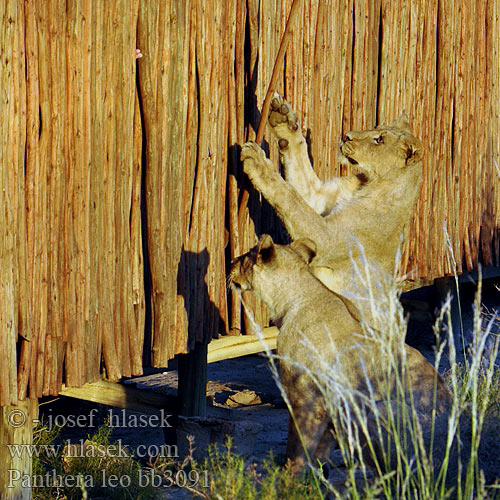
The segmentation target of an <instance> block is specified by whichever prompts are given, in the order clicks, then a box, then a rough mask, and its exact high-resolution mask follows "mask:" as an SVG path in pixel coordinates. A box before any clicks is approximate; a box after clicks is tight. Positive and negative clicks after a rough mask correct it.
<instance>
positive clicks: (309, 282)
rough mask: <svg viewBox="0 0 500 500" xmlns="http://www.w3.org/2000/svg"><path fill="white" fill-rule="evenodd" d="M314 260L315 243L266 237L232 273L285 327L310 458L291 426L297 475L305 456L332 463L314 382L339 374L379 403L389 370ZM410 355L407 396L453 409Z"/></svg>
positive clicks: (289, 384) (287, 365)
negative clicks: (283, 241) (319, 276)
mask: <svg viewBox="0 0 500 500" xmlns="http://www.w3.org/2000/svg"><path fill="white" fill-rule="evenodd" d="M315 256H316V245H315V244H314V242H313V241H311V240H310V239H300V240H296V241H294V242H293V243H292V244H290V245H277V244H274V243H273V240H272V239H271V237H270V236H268V235H264V236H263V237H262V238H261V239H260V241H259V243H258V245H257V246H256V247H254V248H253V249H252V250H250V251H249V252H248V253H246V254H244V255H242V256H241V257H239V258H237V259H235V261H233V263H232V266H231V271H230V274H229V282H230V283H231V285H232V286H233V287H235V288H236V289H239V290H251V291H253V293H254V294H255V295H257V296H258V297H259V298H260V299H262V300H263V301H264V302H265V304H266V305H267V307H268V308H269V311H270V314H271V316H272V319H273V320H274V322H275V323H276V324H277V325H278V326H279V330H280V333H279V335H278V340H277V351H278V355H279V357H280V376H281V382H282V384H283V387H284V389H285V391H286V394H287V396H288V398H289V400H290V403H291V407H292V408H293V413H294V418H295V423H296V426H297V428H298V429H300V433H301V435H302V440H303V444H304V446H305V451H307V455H306V453H305V451H304V448H303V447H302V445H301V441H300V439H299V434H298V431H297V428H296V427H295V425H294V424H293V423H292V420H290V425H289V437H288V447H287V458H288V459H289V460H290V461H291V463H292V467H293V469H294V470H295V471H299V470H300V469H301V468H302V467H303V465H304V463H305V461H306V456H309V457H311V459H313V457H316V458H319V459H322V460H325V459H327V458H328V456H329V451H330V446H331V444H333V439H332V438H331V436H330V432H329V430H328V427H329V424H330V423H331V415H330V413H329V412H328V410H327V408H328V402H327V401H325V397H324V394H325V392H324V391H322V390H320V387H319V386H318V384H317V382H315V379H316V377H318V378H319V379H321V378H322V377H323V379H324V377H328V378H329V380H332V371H334V370H335V371H336V372H339V374H340V375H342V377H340V379H341V380H343V383H344V384H345V386H346V389H347V387H349V388H351V389H354V390H356V391H359V393H360V394H365V395H368V394H369V393H372V394H373V395H374V397H375V398H376V399H377V400H379V399H381V398H382V397H381V394H380V393H379V391H382V389H381V388H380V387H381V386H380V384H381V383H382V382H381V381H382V379H383V378H384V368H385V369H386V370H387V368H386V367H387V361H384V355H383V353H382V350H381V348H380V343H377V342H375V341H374V339H373V338H368V337H361V336H360V334H361V331H362V328H361V325H360V321H359V316H358V313H357V310H356V308H355V307H354V305H353V304H352V303H350V302H349V301H348V300H347V299H345V298H344V297H342V296H340V295H338V294H336V293H334V292H331V291H330V290H329V289H327V288H326V287H325V286H324V285H323V283H321V282H320V281H319V280H318V279H317V278H316V277H315V276H314V275H313V274H312V273H311V271H310V269H309V266H308V264H309V262H310V261H311V260H313V259H314V258H315ZM404 350H405V355H406V360H407V367H408V371H409V377H408V384H409V386H408V387H407V388H406V389H405V390H407V391H408V392H407V394H409V390H410V386H411V390H412V393H413V401H414V404H415V408H416V409H417V411H419V412H422V414H426V415H430V414H431V410H432V408H433V396H434V388H435V387H436V391H437V392H436V400H437V402H438V405H437V406H438V407H437V411H438V413H439V412H443V410H444V409H446V408H448V406H449V403H450V393H449V390H448V388H447V386H446V384H445V382H444V381H443V380H442V378H441V377H440V376H439V374H438V373H437V372H436V370H435V369H434V367H433V366H432V365H431V364H430V363H428V362H427V360H426V359H425V358H424V357H423V356H422V355H421V354H420V353H419V352H418V351H417V350H415V349H413V348H411V347H409V346H407V345H405V346H404ZM387 371H388V370H387ZM316 380H317V379H316ZM391 384H392V383H391Z"/></svg>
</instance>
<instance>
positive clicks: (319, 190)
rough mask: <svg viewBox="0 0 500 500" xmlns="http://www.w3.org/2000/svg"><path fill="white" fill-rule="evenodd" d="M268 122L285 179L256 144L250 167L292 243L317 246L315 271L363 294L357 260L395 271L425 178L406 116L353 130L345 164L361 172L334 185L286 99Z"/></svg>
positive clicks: (245, 156)
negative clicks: (323, 176) (319, 171)
mask: <svg viewBox="0 0 500 500" xmlns="http://www.w3.org/2000/svg"><path fill="white" fill-rule="evenodd" d="M269 124H270V126H271V129H272V131H273V133H274V135H275V136H276V138H277V140H278V145H279V147H280V156H281V160H282V163H283V166H284V176H285V178H283V177H281V175H280V174H279V173H278V171H277V169H276V167H275V166H274V165H272V163H271V162H270V161H269V160H268V159H267V158H266V156H265V154H264V151H263V150H262V149H261V148H260V146H258V145H257V144H256V143H253V142H249V143H246V144H244V145H243V147H242V151H241V159H242V161H243V169H244V171H245V172H246V174H247V175H248V177H249V178H250V180H251V181H252V183H253V185H254V186H255V187H256V189H257V190H259V191H260V192H261V193H262V194H263V196H264V197H265V198H266V200H267V201H268V202H269V203H270V204H271V206H273V207H274V209H275V210H276V212H277V214H278V216H279V218H280V219H281V220H282V222H283V224H284V225H285V227H286V229H287V231H288V233H289V235H290V237H291V238H292V240H296V239H299V238H311V239H312V240H313V241H314V242H315V244H316V246H317V249H318V251H317V255H316V257H315V258H314V260H313V261H312V262H311V267H312V269H313V270H314V269H317V275H318V278H319V279H321V280H322V281H323V282H324V283H325V285H326V286H328V288H330V289H331V290H334V291H336V292H338V293H344V294H345V293H356V292H357V288H358V283H357V281H356V279H355V277H354V276H353V262H352V260H351V259H352V258H354V259H355V260H356V261H358V262H361V261H362V260H364V259H366V261H367V262H369V263H370V264H371V265H372V266H373V267H375V268H376V269H378V270H380V271H385V272H389V273H391V274H393V273H394V271H395V261H396V256H397V252H398V250H400V249H401V248H402V246H403V244H404V241H405V240H406V238H407V230H408V225H409V222H410V218H411V215H412V212H413V209H414V207H415V204H416V200H417V197H418V194H419V191H420V185H421V181H422V144H421V142H420V141H419V140H418V139H417V138H415V137H414V136H412V135H411V134H410V131H409V125H408V122H407V120H406V118H405V117H401V118H400V119H399V120H397V121H396V122H394V123H393V124H392V125H390V126H380V127H378V128H377V129H374V130H369V131H363V132H356V131H353V132H349V133H347V134H346V136H345V139H346V140H345V141H344V142H343V143H342V144H341V159H342V161H344V162H350V163H353V164H355V165H356V167H357V169H358V170H360V171H361V172H362V175H359V174H358V175H350V176H347V177H339V178H335V179H332V180H330V181H327V182H322V181H321V180H320V179H319V178H318V176H317V175H316V173H315V172H314V170H313V168H312V166H311V162H310V160H309V156H308V152H307V145H306V142H305V139H304V137H303V135H302V133H301V130H300V126H299V124H298V120H297V115H296V114H295V112H294V111H293V110H292V108H291V107H290V105H289V104H288V103H287V102H286V101H285V100H284V99H283V98H282V97H281V96H278V95H276V96H275V98H274V99H273V101H272V106H271V112H270V116H269ZM360 248H363V251H364V256H363V255H362V251H361V250H360Z"/></svg>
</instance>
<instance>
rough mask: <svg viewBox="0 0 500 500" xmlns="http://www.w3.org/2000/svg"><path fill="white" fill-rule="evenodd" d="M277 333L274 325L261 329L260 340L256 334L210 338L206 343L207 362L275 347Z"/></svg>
mask: <svg viewBox="0 0 500 500" xmlns="http://www.w3.org/2000/svg"><path fill="white" fill-rule="evenodd" d="M278 333H279V332H278V329H277V328H276V327H268V328H263V329H262V341H261V339H260V337H259V336H258V335H240V336H238V337H234V336H229V337H221V338H219V339H215V340H212V342H210V344H208V355H207V363H215V362H216V361H222V360H224V359H231V358H238V357H240V356H247V355H249V354H257V353H259V352H263V351H265V350H266V349H269V350H273V349H276V339H277V337H278ZM262 343H264V344H265V345H262Z"/></svg>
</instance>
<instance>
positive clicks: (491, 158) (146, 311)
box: [0, 0, 500, 405]
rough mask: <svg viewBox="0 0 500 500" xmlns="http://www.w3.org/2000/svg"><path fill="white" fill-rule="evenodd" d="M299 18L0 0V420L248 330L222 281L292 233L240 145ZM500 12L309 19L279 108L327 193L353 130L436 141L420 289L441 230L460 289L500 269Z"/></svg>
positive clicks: (251, 133) (458, 6)
mask: <svg viewBox="0 0 500 500" xmlns="http://www.w3.org/2000/svg"><path fill="white" fill-rule="evenodd" d="M291 3H292V1H291V0H247V1H243V0H224V1H221V0H214V1H211V2H206V1H204V0H171V1H169V2H161V1H159V0H151V1H147V2H139V0H112V1H107V0H47V1H43V2H42V1H39V0H5V1H4V2H0V68H1V70H0V82H1V85H0V91H1V94H0V114H1V115H0V116H2V120H1V123H0V128H1V135H0V178H1V189H0V207H2V210H0V349H1V351H2V353H3V356H2V360H1V362H0V380H2V383H1V384H0V405H5V404H10V403H15V402H16V400H17V398H18V397H19V398H24V397H26V396H28V395H29V396H30V397H39V396H41V395H42V394H57V393H58V392H59V391H60V389H61V384H62V383H63V382H64V383H65V384H66V385H67V386H79V385H82V384H83V383H84V382H88V381H95V380H97V379H99V378H100V377H101V373H102V372H103V371H104V373H105V376H106V377H107V378H109V379H111V380H116V379H118V378H120V377H122V376H130V375H135V374H140V373H141V371H142V366H143V364H144V359H146V361H147V362H148V363H151V364H152V365H154V366H165V365H166V363H167V361H168V360H169V359H171V358H172V357H173V356H174V355H175V354H177V353H181V352H186V351H187V350H188V349H189V348H191V347H193V345H194V343H195V342H207V341H209V340H210V339H211V338H212V337H213V336H214V335H217V334H237V333H239V332H240V331H241V330H242V328H243V329H244V328H245V326H246V330H247V331H248V330H249V329H250V326H249V325H243V326H242V323H244V318H242V314H241V306H240V304H239V302H238V301H237V299H235V298H231V297H228V295H227V291H226V286H225V274H226V268H227V264H228V261H229V259H230V258H231V257H234V256H236V255H238V254H240V253H242V252H244V251H245V250H247V249H248V248H249V247H251V246H252V245H253V244H254V243H255V241H256V236H255V235H256V234H260V233H261V232H271V233H273V234H275V235H279V234H282V230H281V229H280V225H279V222H278V221H277V219H276V217H275V215H274V214H273V213H272V210H271V209H270V208H269V207H268V206H266V204H265V202H263V200H261V199H260V197H259V196H258V194H257V193H255V192H254V191H253V190H252V189H251V186H250V185H249V183H248V181H247V179H246V178H245V177H244V175H243V173H242V171H241V166H240V165H239V162H238V150H237V146H236V145H237V144H241V143H243V142H244V141H246V140H249V139H253V138H255V133H256V130H257V126H258V123H259V118H260V115H259V110H260V109H261V107H262V102H263V100H264V94H265V92H266V90H267V86H268V84H269V80H270V77H271V71H272V68H273V65H274V61H275V57H276V54H277V52H278V47H279V43H280V39H281V36H282V34H283V31H284V27H285V24H286V20H287V16H288V13H289V11H290V6H291ZM499 10H500V7H499V4H498V2H494V1H486V0H462V1H460V2H454V1H452V0H411V1H409V2H408V1H404V0H391V1H389V0H339V1H333V0H319V1H318V0H303V2H302V5H301V6H300V11H299V14H298V15H299V18H298V20H297V22H296V28H295V30H294V34H293V38H292V41H291V43H290V45H289V47H288V50H287V53H286V58H285V64H284V69H283V75H282V78H280V81H279V83H278V91H280V92H282V93H284V94H285V96H286V98H287V99H288V100H289V101H290V102H291V103H292V104H293V106H294V107H295V109H296V110H297V112H298V114H299V117H300V120H301V123H302V126H303V130H304V132H306V133H307V136H308V138H309V139H310V151H311V155H312V158H313V160H314V167H315V169H316V171H317V172H318V174H319V176H320V177H321V178H323V179H326V178H329V177H332V176H336V175H342V174H345V173H346V171H345V169H341V168H340V167H339V166H338V164H337V161H336V155H337V149H338V143H339V139H340V137H341V135H342V134H343V133H344V132H346V131H347V130H350V129H359V128H366V127H373V126H374V125H375V124H377V123H380V122H390V121H392V120H393V119H394V118H396V117H397V116H398V115H399V114H400V113H402V112H403V111H406V112H407V113H408V114H409V116H410V120H411V123H412V127H413V130H414V133H415V135H417V136H419V137H421V138H422V139H423V141H424V145H425V161H424V183H423V188H422V192H421V196H420V199H419V202H418V207H417V210H416V212H415V216H414V218H413V221H412V226H411V234H410V242H409V245H408V248H407V249H406V250H405V252H404V262H405V269H406V270H407V271H412V272H413V277H414V278H425V279H432V278H436V277H441V276H444V275H446V274H449V273H451V272H452V266H453V263H452V262H451V261H450V259H449V257H448V253H447V250H446V241H445V232H444V231H443V228H446V231H447V233H448V235H449V238H450V241H451V245H452V247H453V249H454V255H455V259H456V264H457V266H458V270H459V271H463V270H465V269H472V268H474V267H476V266H477V263H478V262H479V261H481V262H482V263H483V264H485V265H499V258H500V187H499V185H500V158H499V152H500V135H499V130H498V129H499V107H500V93H499V88H500V73H499V60H500V59H499V55H500V54H499V52H500V50H499V49H500V33H499V26H500V20H499V16H500V13H499ZM136 47H139V48H140V49H141V51H142V53H143V54H144V57H143V58H142V59H140V60H138V61H136V60H135V49H136ZM265 141H266V143H267V146H266V147H268V148H269V154H270V157H271V158H272V159H273V161H274V162H275V164H276V165H277V162H278V152H277V148H276V146H275V145H274V143H273V140H272V139H271V138H270V136H269V135H268V134H266V137H265ZM244 189H248V190H249V191H250V198H249V203H248V205H247V206H246V205H242V204H240V201H241V196H242V191H243V190H244ZM247 299H248V300H249V301H250V302H252V301H253V299H252V298H251V297H248V298H247ZM253 307H254V308H255V310H256V311H257V316H258V317H259V318H260V319H261V320H262V321H265V318H266V314H267V313H266V311H265V310H264V308H263V307H262V306H261V305H259V304H256V303H255V301H253ZM150 313H151V314H150ZM150 316H151V318H150ZM149 323H151V324H149Z"/></svg>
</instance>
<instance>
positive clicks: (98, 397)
mask: <svg viewBox="0 0 500 500" xmlns="http://www.w3.org/2000/svg"><path fill="white" fill-rule="evenodd" d="M59 394H60V395H61V396H68V397H70V398H76V399H82V400H84V401H92V402H94V403H99V404H102V405H106V406H114V407H116V408H127V409H129V410H135V411H142V412H146V413H153V414H157V413H158V411H159V410H166V409H168V408H169V407H172V411H173V409H174V407H175V398H172V397H167V396H165V395H164V394H158V393H156V392H153V391H149V390H147V389H137V388H136V387H132V386H131V385H124V384H118V383H116V382H109V381H107V380H99V381H97V382H92V383H89V384H84V385H83V386H81V387H66V386H63V387H62V389H61V392H60V393H59Z"/></svg>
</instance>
